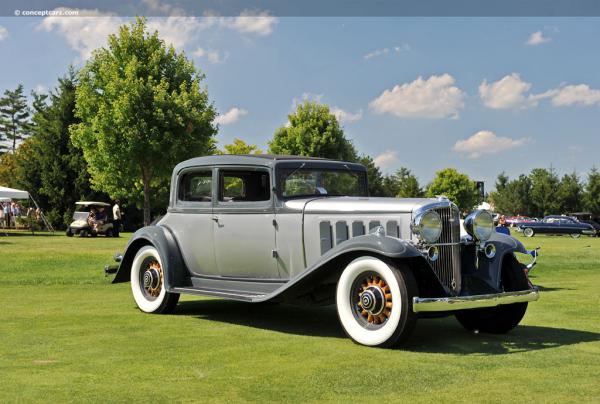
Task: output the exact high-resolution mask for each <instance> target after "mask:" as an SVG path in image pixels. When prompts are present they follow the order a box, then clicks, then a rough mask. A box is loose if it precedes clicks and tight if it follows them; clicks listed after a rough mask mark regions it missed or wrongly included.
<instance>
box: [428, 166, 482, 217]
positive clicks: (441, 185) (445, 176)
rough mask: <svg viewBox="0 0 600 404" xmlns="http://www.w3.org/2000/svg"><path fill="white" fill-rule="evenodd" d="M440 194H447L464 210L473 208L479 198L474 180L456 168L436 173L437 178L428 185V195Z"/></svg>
mask: <svg viewBox="0 0 600 404" xmlns="http://www.w3.org/2000/svg"><path fill="white" fill-rule="evenodd" d="M438 195H444V196H446V197H447V198H448V199H450V200H451V201H452V202H454V203H456V204H457V205H458V207H459V209H460V210H461V211H463V212H466V211H469V210H471V209H472V208H473V207H474V206H475V205H476V204H477V200H478V198H479V195H478V193H477V189H476V187H475V183H474V182H473V180H471V179H470V178H469V176H468V175H466V174H462V173H459V172H458V171H457V170H456V169H454V168H445V169H443V170H440V171H438V172H436V173H435V178H434V179H433V181H432V182H431V183H430V184H429V186H428V187H427V196H428V197H435V196H438Z"/></svg>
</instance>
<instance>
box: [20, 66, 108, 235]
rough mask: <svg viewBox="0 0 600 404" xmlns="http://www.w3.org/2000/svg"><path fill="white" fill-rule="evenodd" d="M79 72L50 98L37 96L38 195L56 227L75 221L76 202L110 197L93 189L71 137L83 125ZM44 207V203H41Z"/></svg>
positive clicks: (34, 132) (68, 77)
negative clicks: (77, 94)
mask: <svg viewBox="0 0 600 404" xmlns="http://www.w3.org/2000/svg"><path fill="white" fill-rule="evenodd" d="M76 86H77V81H76V77H75V72H74V70H73V69H70V70H69V72H68V74H67V75H66V76H65V77H62V78H59V79H58V86H57V87H56V89H55V90H54V91H53V92H51V93H50V95H49V96H40V95H36V96H35V101H34V103H33V107H34V114H33V116H32V128H31V130H32V137H31V138H32V139H34V142H33V143H32V147H33V154H34V157H35V167H32V168H34V169H36V170H37V171H38V172H39V175H40V179H41V187H40V188H39V190H38V192H39V194H40V195H42V196H43V197H44V200H45V201H47V204H44V206H42V208H44V209H45V210H46V211H47V212H48V218H50V219H51V222H52V225H53V226H55V227H60V226H63V225H64V224H66V223H68V222H70V221H71V217H72V215H73V209H74V206H75V202H76V201H78V200H80V199H100V200H103V199H104V200H106V199H107V195H104V194H101V193H98V192H94V191H92V190H91V188H90V175H89V173H88V170H87V163H86V162H85V159H84V158H83V152H82V150H81V149H79V148H77V147H75V146H74V145H73V143H72V141H71V138H70V136H69V127H70V126H71V125H73V124H77V123H79V119H77V118H76V117H75V115H74V112H73V111H74V109H75V91H76ZM40 204H42V202H40Z"/></svg>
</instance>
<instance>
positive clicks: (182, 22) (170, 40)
mask: <svg viewBox="0 0 600 404" xmlns="http://www.w3.org/2000/svg"><path fill="white" fill-rule="evenodd" d="M205 28H206V24H205V23H204V22H203V21H202V20H201V19H199V18H196V17H177V16H170V17H154V18H149V19H148V30H149V31H150V32H154V31H158V35H159V37H160V38H161V39H164V41H165V43H166V44H167V45H173V47H175V48H177V49H182V48H183V47H184V46H185V45H186V44H188V43H189V42H190V41H192V40H194V39H196V38H197V36H198V33H199V31H201V30H203V29H205Z"/></svg>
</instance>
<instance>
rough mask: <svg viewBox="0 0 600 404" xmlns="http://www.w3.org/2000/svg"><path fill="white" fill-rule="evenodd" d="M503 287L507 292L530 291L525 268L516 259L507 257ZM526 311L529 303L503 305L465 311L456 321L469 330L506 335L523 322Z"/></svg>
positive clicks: (457, 315) (503, 274)
mask: <svg viewBox="0 0 600 404" xmlns="http://www.w3.org/2000/svg"><path fill="white" fill-rule="evenodd" d="M502 286H503V289H504V291H505V292H516V291H520V290H528V289H530V287H529V281H528V279H527V275H526V274H525V271H524V270H523V266H522V265H521V264H520V263H519V262H518V261H517V259H516V258H514V257H510V256H509V257H507V258H506V259H505V262H504V264H503V265H502ZM526 311H527V303H513V304H503V305H500V306H496V307H489V308H485V309H471V310H463V311H460V312H457V313H456V319H457V320H458V322H459V323H461V324H462V326H463V327H465V328H466V329H467V330H479V331H482V332H488V333H492V334H504V333H507V332H509V331H510V330H512V329H513V328H515V327H516V326H517V325H518V324H519V322H521V320H522V319H523V316H525V312H526Z"/></svg>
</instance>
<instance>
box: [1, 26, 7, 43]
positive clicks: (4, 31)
mask: <svg viewBox="0 0 600 404" xmlns="http://www.w3.org/2000/svg"><path fill="white" fill-rule="evenodd" d="M6 38H8V30H7V29H6V28H4V27H3V26H2V25H0V41H4V40H5V39H6Z"/></svg>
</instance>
